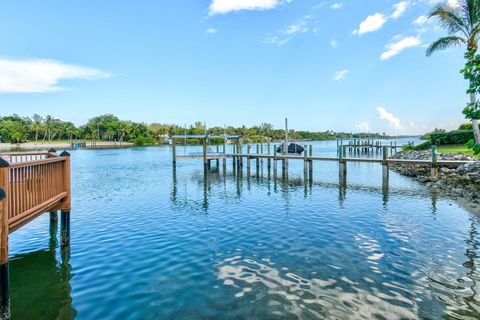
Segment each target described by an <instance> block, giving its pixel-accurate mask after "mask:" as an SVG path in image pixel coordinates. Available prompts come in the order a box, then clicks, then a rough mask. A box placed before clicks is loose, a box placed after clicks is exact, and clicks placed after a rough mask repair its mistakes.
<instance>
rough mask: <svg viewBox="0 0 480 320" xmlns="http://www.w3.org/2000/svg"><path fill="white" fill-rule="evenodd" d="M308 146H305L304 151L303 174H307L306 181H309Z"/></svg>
mask: <svg viewBox="0 0 480 320" xmlns="http://www.w3.org/2000/svg"><path fill="white" fill-rule="evenodd" d="M307 149H308V146H304V151H303V175H304V176H305V177H304V179H305V181H308V152H307Z"/></svg>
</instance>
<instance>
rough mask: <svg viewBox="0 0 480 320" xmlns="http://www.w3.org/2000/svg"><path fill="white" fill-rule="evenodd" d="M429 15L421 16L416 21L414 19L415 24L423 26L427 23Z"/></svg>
mask: <svg viewBox="0 0 480 320" xmlns="http://www.w3.org/2000/svg"><path fill="white" fill-rule="evenodd" d="M427 21H428V17H427V16H419V17H418V18H417V19H415V21H413V24H416V25H417V26H422V25H424V24H425V23H427Z"/></svg>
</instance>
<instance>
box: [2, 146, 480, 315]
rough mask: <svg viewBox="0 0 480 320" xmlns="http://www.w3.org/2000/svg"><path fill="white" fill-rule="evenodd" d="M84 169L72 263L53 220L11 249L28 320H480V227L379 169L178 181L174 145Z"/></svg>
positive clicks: (186, 171) (332, 166) (183, 169)
mask: <svg viewBox="0 0 480 320" xmlns="http://www.w3.org/2000/svg"><path fill="white" fill-rule="evenodd" d="M197 149H198V148H195V147H190V148H189V149H188V150H187V153H188V152H195V151H197ZM180 152H182V151H181V150H180ZM315 153H316V154H323V155H334V154H335V142H333V143H332V142H322V143H315ZM71 159H72V192H73V198H72V218H71V223H72V225H71V233H72V238H71V248H70V252H65V251H61V250H60V249H59V248H58V244H57V243H56V241H55V238H54V237H53V238H52V237H51V234H55V232H56V230H55V229H52V228H49V216H48V214H46V215H43V216H41V217H40V218H38V219H37V220H35V221H33V222H32V223H30V224H29V225H27V226H26V227H24V228H22V229H20V230H19V231H17V232H15V233H14V234H12V235H11V237H10V268H11V293H12V297H11V299H12V314H13V319H70V318H72V319H73V318H77V319H319V318H332V319H372V318H378V319H420V318H423V319H438V318H462V317H463V318H466V317H471V318H478V317H480V313H478V311H479V308H480V305H479V297H478V296H477V291H478V289H479V288H478V284H477V282H478V277H479V273H478V271H477V268H476V266H477V263H478V254H479V252H478V250H479V249H478V245H479V242H478V241H479V238H480V236H479V234H478V230H477V229H478V225H479V220H478V218H477V217H475V216H473V215H471V214H470V213H468V212H467V211H465V210H464V209H463V208H462V207H460V206H459V205H457V204H456V203H455V202H453V201H452V200H449V199H448V198H446V197H444V196H442V195H438V194H434V193H431V192H430V191H429V190H427V189H426V188H424V187H423V186H421V185H419V184H417V183H416V182H413V181H412V180H410V179H408V178H405V177H401V176H399V175H397V174H395V173H392V174H391V176H390V183H389V187H388V188H385V187H383V186H382V169H381V166H379V165H376V164H365V163H352V164H349V165H348V179H347V185H346V186H344V185H342V184H339V183H338V164H337V163H334V162H332V163H330V162H325V163H315V165H314V181H313V182H312V183H305V182H304V181H303V164H302V163H301V162H298V163H297V162H291V163H290V172H289V176H288V180H282V179H280V178H279V179H277V180H274V179H272V177H270V178H269V177H268V173H267V169H266V166H264V167H263V170H261V171H260V172H259V174H258V176H257V175H256V172H255V170H252V174H254V175H255V176H253V177H250V178H249V177H247V176H246V175H245V172H244V174H243V175H242V176H238V175H234V174H233V172H232V165H231V163H230V162H229V163H228V166H227V172H225V173H224V172H223V170H220V171H217V170H216V169H215V167H213V168H212V169H211V170H210V171H209V172H208V173H207V174H205V172H204V171H203V169H202V164H201V161H200V162H199V161H195V160H194V161H184V160H182V161H179V162H178V164H177V169H176V170H175V171H174V170H172V165H171V153H170V148H169V147H149V148H131V149H110V150H76V151H72V158H71ZM265 164H266V163H265ZM265 164H264V165H265ZM220 167H221V166H220ZM252 167H253V168H254V166H252ZM220 169H221V168H220Z"/></svg>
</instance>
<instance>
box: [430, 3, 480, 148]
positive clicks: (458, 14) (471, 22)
mask: <svg viewBox="0 0 480 320" xmlns="http://www.w3.org/2000/svg"><path fill="white" fill-rule="evenodd" d="M428 17H429V18H438V19H439V20H440V25H441V26H442V27H443V28H445V29H446V30H447V33H448V35H447V36H445V37H442V38H440V39H438V40H437V41H435V42H433V43H432V44H431V45H430V46H429V47H428V49H427V56H430V55H431V54H432V53H434V52H437V51H440V50H445V49H447V48H450V47H466V48H467V52H469V53H472V55H471V56H474V53H475V52H476V51H477V49H478V38H479V36H480V29H479V28H480V1H479V0H458V2H457V4H455V5H452V4H449V3H445V4H443V5H440V6H438V7H436V8H435V9H433V10H432V12H430V14H429V16H428ZM470 102H471V103H472V104H476V102H477V96H476V94H475V93H470ZM472 127H473V135H474V137H475V143H477V144H480V132H479V130H478V119H472Z"/></svg>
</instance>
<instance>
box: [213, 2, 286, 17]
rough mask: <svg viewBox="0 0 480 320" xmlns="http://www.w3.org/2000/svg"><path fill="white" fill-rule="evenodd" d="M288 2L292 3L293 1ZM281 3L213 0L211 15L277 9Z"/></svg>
mask: <svg viewBox="0 0 480 320" xmlns="http://www.w3.org/2000/svg"><path fill="white" fill-rule="evenodd" d="M286 2H291V0H288V1H286ZM280 3H281V1H280V0H212V3H211V4H210V15H215V14H225V13H229V12H234V11H241V10H269V9H273V8H275V7H277V6H278V5H280Z"/></svg>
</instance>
